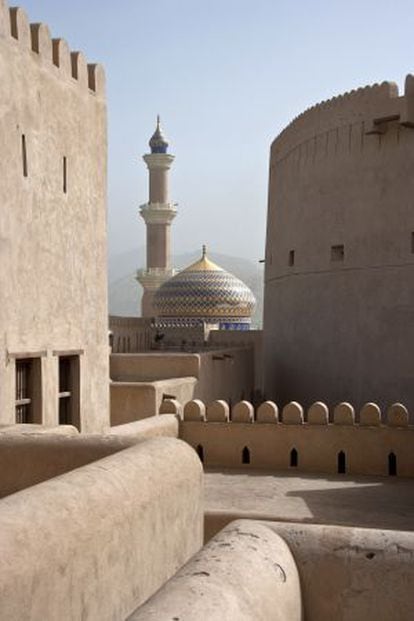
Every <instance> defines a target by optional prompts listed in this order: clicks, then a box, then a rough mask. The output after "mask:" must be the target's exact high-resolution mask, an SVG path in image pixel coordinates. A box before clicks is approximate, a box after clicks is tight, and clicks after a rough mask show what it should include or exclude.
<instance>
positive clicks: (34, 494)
mask: <svg viewBox="0 0 414 621" xmlns="http://www.w3.org/2000/svg"><path fill="white" fill-rule="evenodd" d="M67 440H69V439H68V438H67ZM108 440H109V442H110V443H111V442H114V441H115V440H117V438H108ZM202 522H203V508H202V469H201V465H200V462H199V460H198V459H197V457H196V455H195V454H194V451H192V450H191V449H190V448H189V447H188V446H186V445H185V444H184V443H183V442H181V441H179V440H177V439H175V438H153V439H150V440H146V441H145V442H141V443H138V444H137V445H135V446H132V447H131V448H128V449H125V450H122V451H119V452H118V453H117V454H115V455H110V456H108V457H105V458H104V459H99V460H98V461H96V462H94V463H92V464H88V465H86V466H83V467H82V468H77V469H76V470H73V471H72V472H67V473H66V474H63V475H61V476H58V477H55V478H52V479H50V480H48V481H45V482H43V483H40V484H39V485H36V486H33V487H30V488H28V489H25V490H23V491H21V492H18V493H15V494H11V495H10V496H8V497H7V498H3V499H2V500H1V501H0V549H1V555H0V618H1V619H4V620H6V619H7V620H10V621H12V620H13V621H14V620H16V621H17V620H18V621H29V620H30V621H49V620H50V621H56V620H58V619H65V621H79V620H80V619H82V620H84V621H96V620H97V619H99V620H100V621H114V620H117V621H118V620H119V621H121V620H123V619H125V618H126V617H127V616H128V615H130V614H131V613H132V612H133V611H134V610H135V609H136V608H137V606H139V605H140V604H142V603H143V602H144V601H145V600H147V599H148V598H149V597H150V596H151V595H152V594H153V593H154V592H155V591H156V590H157V589H159V588H160V587H161V586H162V585H163V584H164V583H165V582H166V581H167V580H168V579H169V578H170V577H171V576H173V575H174V574H175V573H176V571H177V570H178V569H179V568H180V567H182V565H183V564H184V563H186V562H187V561H188V560H189V558H190V557H191V556H193V554H195V553H196V552H197V551H198V550H199V549H200V547H201V544H202V532H203V523H202Z"/></svg>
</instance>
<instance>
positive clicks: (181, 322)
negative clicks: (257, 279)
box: [154, 246, 256, 330]
mask: <svg viewBox="0 0 414 621" xmlns="http://www.w3.org/2000/svg"><path fill="white" fill-rule="evenodd" d="M255 305H256V300H255V297H254V295H253V293H252V292H251V291H250V289H249V287H247V286H246V285H245V284H244V283H243V282H242V281H241V280H240V279H239V278H236V276H233V274H230V273H229V272H226V271H225V270H223V269H222V268H221V267H219V266H218V265H216V264H215V263H213V262H212V261H210V259H208V257H207V253H206V249H205V246H203V255H202V257H201V259H199V260H198V261H196V262H195V263H193V264H192V265H190V266H189V267H187V268H186V269H184V270H182V271H181V272H179V273H178V274H176V275H175V276H173V277H172V278H170V279H169V280H167V281H166V282H164V283H163V284H162V285H161V286H160V287H159V289H158V290H157V292H156V293H155V296H154V309H155V312H156V315H157V324H158V325H160V326H163V325H165V326H191V325H197V324H201V323H210V324H219V326H220V328H221V329H238V330H240V329H245V330H248V329H249V327H250V321H251V317H252V314H253V311H254V308H255Z"/></svg>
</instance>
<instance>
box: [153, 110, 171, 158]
mask: <svg viewBox="0 0 414 621" xmlns="http://www.w3.org/2000/svg"><path fill="white" fill-rule="evenodd" d="M149 146H150V147H151V153H167V149H168V140H167V139H166V137H165V136H164V134H163V131H162V129H161V119H160V115H159V114H157V127H156V128H155V132H154V133H153V134H152V136H151V140H150V141H149Z"/></svg>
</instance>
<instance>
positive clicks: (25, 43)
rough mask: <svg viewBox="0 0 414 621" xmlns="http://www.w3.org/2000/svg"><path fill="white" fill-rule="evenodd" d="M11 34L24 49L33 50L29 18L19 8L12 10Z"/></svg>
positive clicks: (15, 7)
mask: <svg viewBox="0 0 414 621" xmlns="http://www.w3.org/2000/svg"><path fill="white" fill-rule="evenodd" d="M10 34H11V36H12V37H13V38H14V39H16V40H17V41H18V42H19V44H20V45H21V46H22V47H23V48H26V49H28V50H30V49H32V37H31V33H30V23H29V18H28V17H27V15H26V12H25V11H24V10H23V9H22V8H20V7H19V6H13V7H11V8H10Z"/></svg>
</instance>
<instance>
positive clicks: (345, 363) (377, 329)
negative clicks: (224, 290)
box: [264, 76, 414, 409]
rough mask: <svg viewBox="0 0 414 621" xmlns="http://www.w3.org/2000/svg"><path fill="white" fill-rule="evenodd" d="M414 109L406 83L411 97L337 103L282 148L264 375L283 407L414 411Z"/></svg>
mask: <svg viewBox="0 0 414 621" xmlns="http://www.w3.org/2000/svg"><path fill="white" fill-rule="evenodd" d="M412 105H413V96H412V78H411V77H410V76H408V78H407V81H406V88H405V94H404V95H403V96H401V97H398V96H397V92H396V89H395V86H393V85H392V84H391V85H390V84H386V83H384V84H383V85H381V86H375V87H369V88H367V89H362V90H360V91H357V92H354V93H350V94H348V95H344V96H340V97H338V98H334V99H333V100H330V101H328V102H325V103H323V104H319V105H317V106H315V107H314V108H312V109H310V110H309V111H306V112H305V113H304V114H302V115H300V117H298V119H296V120H294V121H293V123H292V124H291V125H289V126H288V127H287V128H286V129H285V130H284V131H283V132H282V134H281V135H280V136H279V137H278V138H277V139H276V140H275V141H274V143H273V145H272V149H271V160H270V178H269V206H268V222H267V242H266V270H265V303H264V334H265V338H264V350H265V351H264V366H265V392H266V397H267V398H274V399H277V401H278V402H279V403H281V404H282V405H283V404H285V403H287V402H289V401H291V400H292V399H298V400H299V401H300V402H301V403H303V404H304V405H305V406H309V405H310V404H311V403H312V402H313V401H314V400H316V399H317V398H322V399H323V400H324V401H326V402H327V403H328V405H333V404H334V403H336V402H338V401H343V400H346V401H351V402H352V403H354V405H355V406H357V407H361V406H362V404H363V403H364V402H366V401H370V400H373V401H375V402H377V403H379V405H380V406H382V407H384V406H385V405H386V404H387V403H390V402H393V401H396V400H402V401H403V402H404V403H405V404H406V405H407V406H408V407H409V408H410V409H413V408H414V385H413V382H412V364H411V350H412V348H413V345H414V320H413V317H414V294H413V290H412V287H411V282H412V279H413V276H414V254H413V248H414V246H413V232H414V207H413V201H412V196H413V195H414V177H413V175H412V169H413V166H414V131H413V128H412V127H413V123H412V118H411V116H410V115H411V110H412ZM334 246H336V247H337V248H336V250H335V249H334V250H332V247H334ZM339 246H343V257H342V258H341V256H338V247H339ZM291 251H293V252H294V257H292V256H291V255H290V253H291ZM341 252H342V251H341V249H339V255H340V254H341ZM292 258H293V265H290V262H292Z"/></svg>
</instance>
